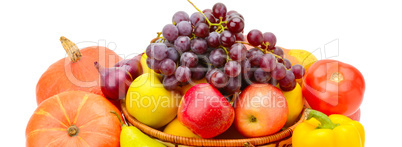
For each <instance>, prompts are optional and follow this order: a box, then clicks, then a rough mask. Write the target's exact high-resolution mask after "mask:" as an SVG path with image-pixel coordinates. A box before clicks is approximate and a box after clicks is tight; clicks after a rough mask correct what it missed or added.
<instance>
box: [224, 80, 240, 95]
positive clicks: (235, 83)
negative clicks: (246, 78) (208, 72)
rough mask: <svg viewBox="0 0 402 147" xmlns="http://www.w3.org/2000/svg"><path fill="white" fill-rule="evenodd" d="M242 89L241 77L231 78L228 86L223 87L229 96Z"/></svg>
mask: <svg viewBox="0 0 402 147" xmlns="http://www.w3.org/2000/svg"><path fill="white" fill-rule="evenodd" d="M240 87H241V79H240V78H239V76H237V77H233V78H230V79H229V81H228V83H227V85H226V86H225V87H223V90H224V92H225V93H227V94H233V93H235V92H238V91H239V90H240Z"/></svg>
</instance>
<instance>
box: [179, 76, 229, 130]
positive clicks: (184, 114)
mask: <svg viewBox="0 0 402 147" xmlns="http://www.w3.org/2000/svg"><path fill="white" fill-rule="evenodd" d="M177 117H178V119H179V121H180V122H181V123H182V124H183V125H184V126H186V127H187V128H189V129H190V130H191V131H192V132H193V133H194V134H197V135H198V136H200V137H202V138H212V137H215V136H217V135H219V134H221V133H223V132H225V131H226V130H227V129H228V128H229V127H230V125H232V123H233V120H234V109H233V107H232V106H231V105H230V103H229V102H228V101H227V100H226V99H225V97H223V95H222V94H221V93H220V92H219V91H218V90H217V89H216V88H214V87H212V86H211V85H210V84H208V83H202V84H197V85H195V86H193V87H191V88H190V89H189V90H188V91H187V92H186V94H185V95H184V96H183V98H182V100H181V102H180V106H179V109H178V112H177Z"/></svg>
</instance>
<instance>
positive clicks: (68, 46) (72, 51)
mask: <svg viewBox="0 0 402 147" xmlns="http://www.w3.org/2000/svg"><path fill="white" fill-rule="evenodd" d="M60 42H61V45H63V48H64V50H65V51H66V53H67V54H68V57H70V60H71V62H73V63H74V62H77V61H78V60H80V59H81V56H82V54H81V52H80V49H78V47H77V45H75V43H74V42H72V41H70V40H69V39H67V38H66V37H64V36H61V37H60Z"/></svg>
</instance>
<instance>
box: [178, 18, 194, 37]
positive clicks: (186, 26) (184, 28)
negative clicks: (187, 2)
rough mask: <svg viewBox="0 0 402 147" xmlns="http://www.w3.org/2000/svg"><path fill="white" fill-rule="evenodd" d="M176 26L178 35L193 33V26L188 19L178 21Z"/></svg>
mask: <svg viewBox="0 0 402 147" xmlns="http://www.w3.org/2000/svg"><path fill="white" fill-rule="evenodd" d="M176 27H177V30H178V31H179V36H191V33H193V27H192V26H191V23H190V22H188V21H182V22H179V23H178V24H177V25H176Z"/></svg>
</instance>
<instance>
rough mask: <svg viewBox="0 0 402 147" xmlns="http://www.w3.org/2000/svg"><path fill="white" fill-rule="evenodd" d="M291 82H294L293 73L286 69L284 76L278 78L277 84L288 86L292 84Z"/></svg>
mask: <svg viewBox="0 0 402 147" xmlns="http://www.w3.org/2000/svg"><path fill="white" fill-rule="evenodd" d="M292 82H296V78H295V75H294V74H293V72H292V71H290V70H287V71H286V74H285V77H283V78H282V79H281V80H279V85H280V86H282V87H290V86H292Z"/></svg>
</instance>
